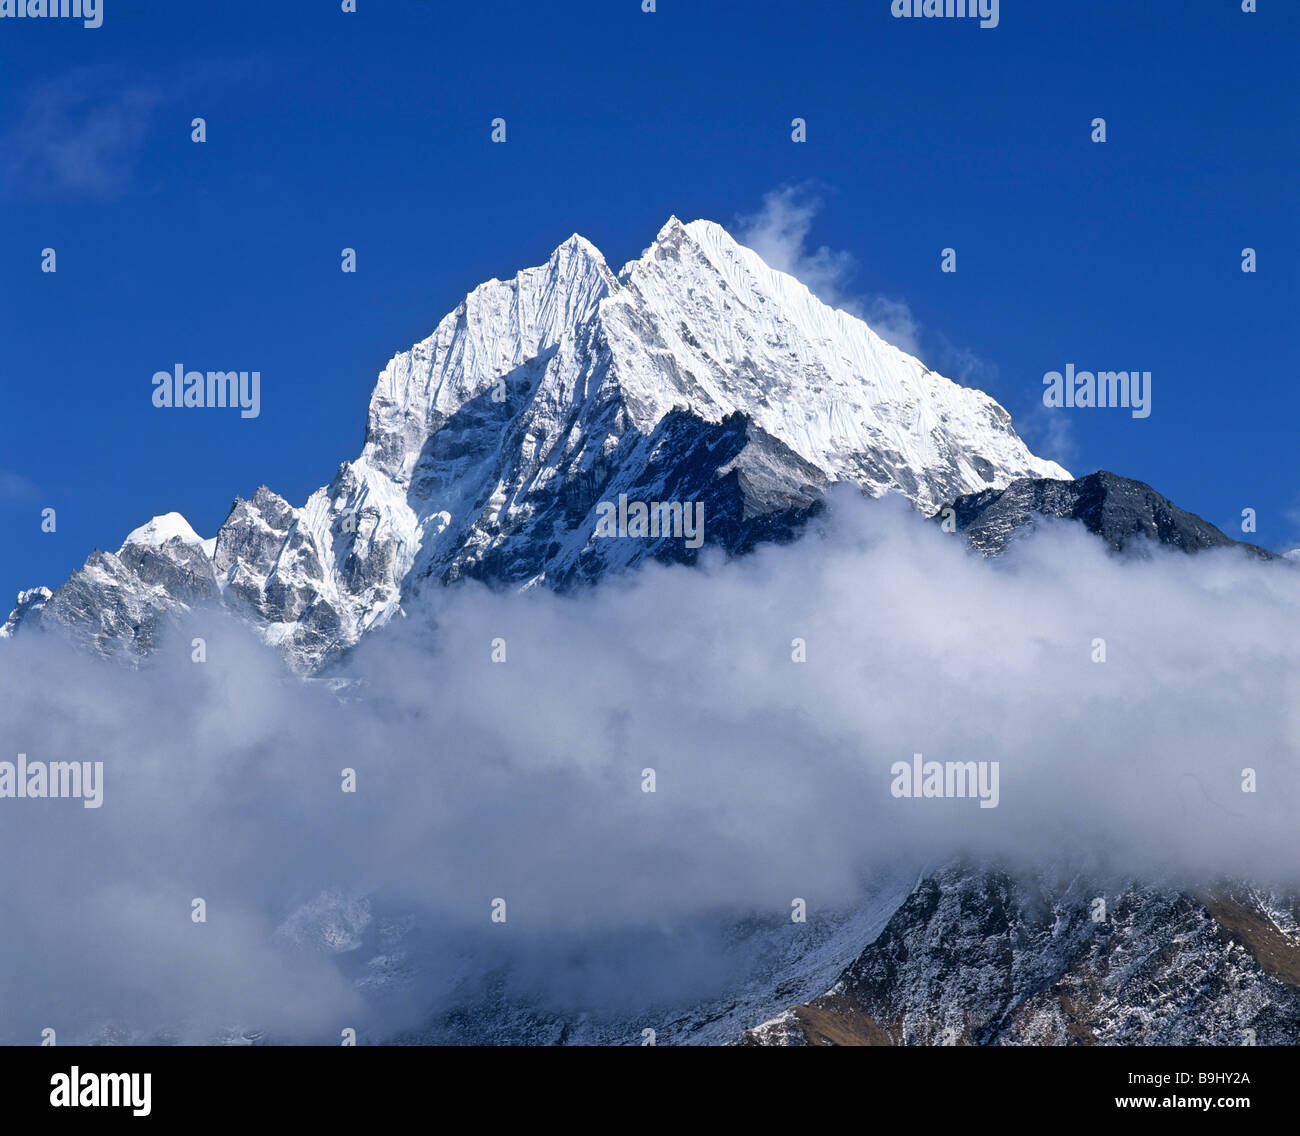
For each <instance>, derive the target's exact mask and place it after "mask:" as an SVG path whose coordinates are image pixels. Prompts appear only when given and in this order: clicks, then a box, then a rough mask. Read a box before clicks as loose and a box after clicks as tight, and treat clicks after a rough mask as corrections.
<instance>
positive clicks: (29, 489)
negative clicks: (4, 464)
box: [0, 469, 40, 506]
mask: <svg viewBox="0 0 1300 1136" xmlns="http://www.w3.org/2000/svg"><path fill="white" fill-rule="evenodd" d="M39 495H40V491H39V490H38V489H37V488H36V483H35V482H33V481H31V480H29V479H28V478H26V477H24V476H23V475H22V474H21V473H13V472H12V471H10V470H7V469H0V506H12V505H28V504H31V502H33V501H35V500H36V498H37V497H38V496H39Z"/></svg>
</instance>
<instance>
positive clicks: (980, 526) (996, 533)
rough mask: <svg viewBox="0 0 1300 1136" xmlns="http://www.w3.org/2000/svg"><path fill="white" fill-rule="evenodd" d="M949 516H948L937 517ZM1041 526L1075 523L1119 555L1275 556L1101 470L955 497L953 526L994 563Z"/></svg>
mask: <svg viewBox="0 0 1300 1136" xmlns="http://www.w3.org/2000/svg"><path fill="white" fill-rule="evenodd" d="M946 516H949V513H948V509H946V508H945V509H941V510H939V511H938V512H936V513H935V514H934V518H933V519H935V520H939V521H941V522H942V521H943V520H944V518H945V517H946ZM1040 518H1051V519H1057V520H1069V521H1078V522H1079V523H1081V524H1082V525H1083V526H1084V527H1085V528H1086V529H1087V530H1088V531H1089V532H1092V533H1096V534H1097V535H1098V536H1099V537H1101V538H1102V540H1104V541H1105V542H1106V543H1107V544H1108V545H1110V547H1111V548H1113V549H1115V550H1116V551H1125V550H1130V551H1133V550H1138V549H1142V548H1147V549H1149V548H1151V547H1153V546H1155V545H1165V546H1167V547H1170V548H1177V549H1181V550H1182V551H1184V552H1199V551H1202V550H1204V549H1208V548H1231V547H1237V548H1242V549H1244V550H1246V551H1247V552H1248V553H1250V554H1251V555H1253V556H1257V557H1259V558H1260V559H1266V560H1268V559H1273V558H1274V557H1273V554H1272V553H1271V552H1267V551H1265V550H1264V549H1262V548H1259V547H1258V546H1256V545H1253V544H1247V543H1245V542H1243V541H1238V540H1233V539H1232V538H1231V537H1229V536H1226V535H1224V533H1222V532H1220V531H1219V529H1217V528H1215V527H1214V526H1213V525H1212V524H1210V523H1209V522H1208V521H1203V520H1202V519H1201V518H1200V517H1198V516H1196V514H1195V513H1189V512H1187V511H1186V510H1185V509H1180V508H1179V507H1178V506H1177V505H1175V504H1174V503H1173V502H1172V501H1170V500H1169V498H1167V497H1163V496H1161V495H1160V494H1159V493H1157V492H1156V491H1155V490H1154V489H1152V488H1151V486H1149V485H1147V484H1145V483H1144V482H1141V481H1133V480H1132V479H1130V478H1127V477H1119V476H1117V475H1115V474H1113V473H1107V472H1106V471H1105V470H1102V471H1100V472H1098V473H1093V474H1090V475H1089V476H1087V477H1080V478H1077V479H1076V480H1073V481H1061V480H1056V479H1047V478H1018V479H1017V480H1015V481H1013V482H1011V484H1010V485H1007V486H1005V487H1003V488H1001V489H986V490H984V491H982V492H980V493H971V494H967V495H965V496H962V497H958V498H957V499H956V500H955V501H954V502H953V503H952V505H951V515H950V519H951V521H952V523H953V524H954V525H955V527H956V531H958V532H960V533H963V534H964V535H965V537H966V539H967V541H969V543H970V544H971V546H972V547H973V548H977V549H979V551H981V552H982V553H984V555H986V556H992V555H996V554H998V553H1002V552H1005V551H1006V550H1007V547H1008V545H1009V544H1010V543H1011V541H1012V540H1013V539H1014V538H1016V537H1017V536H1021V535H1024V534H1026V533H1028V532H1030V531H1032V530H1033V529H1034V528H1035V527H1036V526H1037V524H1038V522H1039V519H1040Z"/></svg>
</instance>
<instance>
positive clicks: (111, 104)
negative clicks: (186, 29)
mask: <svg viewBox="0 0 1300 1136" xmlns="http://www.w3.org/2000/svg"><path fill="white" fill-rule="evenodd" d="M259 70H261V68H260V65H259V64H258V63H257V61H256V60H253V59H251V58H249V59H238V60H227V61H222V62H212V61H208V62H202V63H197V64H195V65H193V66H191V67H190V68H188V69H187V70H186V72H185V73H184V74H181V75H165V74H164V75H160V76H151V77H149V78H141V77H139V76H137V75H135V74H133V73H128V72H127V71H126V70H124V69H123V68H121V67H118V66H114V65H111V64H98V65H94V66H89V67H81V68H78V69H76V70H73V71H69V72H66V73H64V74H62V75H60V76H58V77H55V78H50V79H45V80H42V81H41V82H38V83H35V84H33V85H32V86H31V87H30V88H29V89H28V90H27V91H26V93H25V94H24V95H23V96H22V98H21V100H20V103H19V107H18V110H17V114H16V117H15V120H14V121H13V122H12V123H11V124H10V125H9V126H8V128H7V129H5V130H4V132H3V135H2V136H0V145H3V147H4V151H5V156H6V158H7V163H6V165H7V177H6V181H7V184H8V187H9V190H10V192H13V193H17V194H21V195H23V196H25V197H54V198H58V199H63V200H95V201H112V200H116V199H118V198H120V197H121V196H122V195H123V194H125V193H126V192H127V190H128V189H129V188H130V185H131V182H132V180H133V179H134V177H135V174H136V169H137V167H138V165H139V163H140V158H141V156H142V154H143V153H144V150H145V147H146V145H147V143H148V140H149V136H150V134H151V132H152V131H153V129H154V125H155V123H156V121H157V118H158V115H159V112H160V111H162V110H164V109H165V108H167V107H168V106H171V105H174V104H177V103H179V102H180V101H181V100H183V99H185V98H187V97H189V96H191V95H193V94H195V93H197V92H209V93H210V92H211V91H213V90H215V89H218V88H222V87H226V86H229V85H231V84H233V83H236V82H239V81H242V80H244V79H245V78H248V77H250V76H253V75H255V74H256V73H258V72H259ZM184 122H185V123H186V124H188V122H189V117H188V116H186V117H185V118H184Z"/></svg>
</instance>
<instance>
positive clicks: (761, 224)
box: [736, 181, 997, 386]
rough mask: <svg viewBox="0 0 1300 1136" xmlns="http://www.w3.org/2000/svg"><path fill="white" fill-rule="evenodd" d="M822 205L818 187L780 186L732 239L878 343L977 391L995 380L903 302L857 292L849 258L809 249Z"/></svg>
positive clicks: (741, 221)
mask: <svg viewBox="0 0 1300 1136" xmlns="http://www.w3.org/2000/svg"><path fill="white" fill-rule="evenodd" d="M824 203H825V197H824V195H823V192H822V190H821V188H820V187H819V186H818V185H817V183H816V182H813V181H804V182H798V183H794V184H789V185H782V186H778V187H777V188H776V189H772V190H769V191H768V192H767V193H765V194H764V195H763V201H762V204H761V206H760V207H759V209H758V210H757V211H756V212H754V213H746V214H741V215H740V216H739V217H737V219H736V237H737V239H738V240H739V241H740V242H741V243H742V244H745V245H748V246H749V247H750V248H752V249H753V250H754V251H755V252H756V253H758V255H759V256H761V257H762V258H763V259H764V260H765V261H767V263H768V264H770V265H771V266H772V267H773V268H775V269H778V270H779V271H781V272H788V273H789V274H790V275H791V276H794V277H795V278H797V279H798V280H800V281H801V282H802V283H804V284H805V285H807V287H808V289H809V291H811V292H812V293H813V294H814V295H815V296H817V298H818V299H820V300H822V301H823V302H824V303H827V304H830V305H832V306H833V307H836V308H840V309H841V310H843V311H846V312H848V313H850V314H851V315H855V316H857V317H858V318H859V319H861V320H863V321H865V322H866V323H867V324H868V325H869V326H870V327H871V329H872V330H873V331H874V332H875V333H876V334H877V335H879V336H880V337H881V338H882V339H884V340H886V341H887V342H889V343H892V344H893V345H894V346H895V347H898V348H901V349H902V350H903V351H906V352H907V353H908V354H909V355H915V356H916V357H917V358H918V359H921V360H923V361H924V362H926V363H927V364H928V365H929V366H932V367H934V368H935V369H936V370H938V371H941V372H942V373H943V374H945V375H948V376H949V377H950V378H954V379H957V380H958V381H960V382H963V383H968V384H970V385H973V386H976V385H979V379H980V378H981V377H982V378H984V379H986V380H987V379H988V377H989V376H990V374H991V375H992V376H993V377H996V375H997V368H996V367H994V366H993V365H992V364H990V363H986V362H985V361H984V360H982V359H980V358H979V356H977V355H976V354H975V353H974V352H973V351H971V350H970V349H969V348H957V347H954V346H953V344H951V343H950V342H949V341H948V339H947V338H946V337H945V336H943V335H942V334H940V333H936V332H928V331H926V330H925V329H924V328H923V327H922V325H921V321H920V320H919V319H918V318H917V317H916V315H915V313H913V311H912V309H911V308H910V307H909V306H908V304H907V302H906V301H904V300H902V299H899V298H898V297H895V296H885V295H881V294H879V293H877V294H874V295H872V294H864V293H860V292H855V291H854V290H853V288H852V287H851V285H850V282H851V280H852V278H853V276H854V275H855V274H856V272H857V268H858V262H857V260H856V259H855V258H854V256H853V254H852V253H850V252H847V251H845V250H842V249H832V248H831V247H830V246H829V245H824V244H823V245H818V246H816V247H815V248H813V247H810V245H809V242H808V237H809V234H810V233H811V232H812V227H813V221H814V219H815V218H816V217H817V215H818V213H820V212H821V210H822V207H823V205H824Z"/></svg>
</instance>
